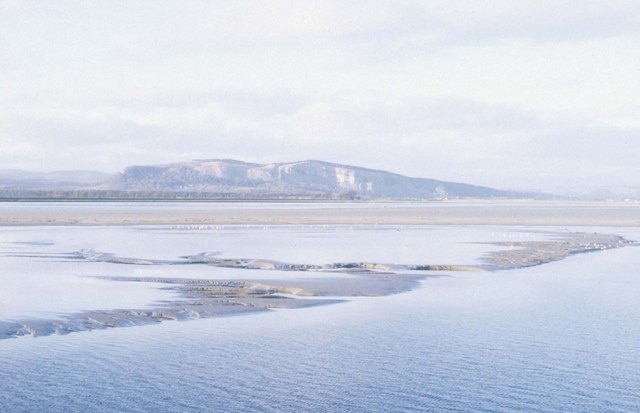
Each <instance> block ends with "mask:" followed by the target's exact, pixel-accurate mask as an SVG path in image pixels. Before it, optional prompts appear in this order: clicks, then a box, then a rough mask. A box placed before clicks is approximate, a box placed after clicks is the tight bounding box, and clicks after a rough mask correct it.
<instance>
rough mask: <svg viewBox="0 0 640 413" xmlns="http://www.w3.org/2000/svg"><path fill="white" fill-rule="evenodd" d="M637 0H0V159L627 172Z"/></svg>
mask: <svg viewBox="0 0 640 413" xmlns="http://www.w3.org/2000/svg"><path fill="white" fill-rule="evenodd" d="M639 132H640V2H638V1H637V0H630V1H624V0H608V1H588V0H581V1H580V0H576V1H561V0H552V1H545V0H535V1H513V0H504V1H501V0H496V1H479V0H470V1H455V0H445V1H384V2H383V1H373V0H366V1H361V2H346V1H335V2H333V1H299V0H298V1H265V0H263V1H237V0H234V1H158V0H153V1H134V0H123V1H62V0H61V1H19V0H16V1H12V0H8V1H6V0H0V169H8V168H22V169H29V170H60V169H92V170H101V171H110V172H111V171H113V172H115V171H118V170H120V169H122V168H123V167H125V166H127V165H132V164H152V163H167V162H176V161H184V160H190V159H199V158H236V159H241V160H246V161H255V162H261V163H266V162H278V161H293V160H301V159H321V160H326V161H332V162H340V163H349V164H356V165H361V166H367V167H373V168H381V169H386V170H392V171H395V172H399V173H402V174H406V175H410V176H420V177H430V178H438V179H445V180H455V181H464V182H470V183H475V184H483V185H490V186H495V187H501V188H523V189H524V188H526V189H543V190H550V189H556V188H562V187H569V186H581V187H586V186H590V185H593V186H601V185H612V184H615V185H634V186H640V168H639V167H638V164H639V163H640V133H639Z"/></svg>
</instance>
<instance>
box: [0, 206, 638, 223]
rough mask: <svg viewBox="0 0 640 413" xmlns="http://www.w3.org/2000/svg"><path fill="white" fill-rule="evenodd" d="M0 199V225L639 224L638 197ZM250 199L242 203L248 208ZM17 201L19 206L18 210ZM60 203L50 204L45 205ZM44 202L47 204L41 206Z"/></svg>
mask: <svg viewBox="0 0 640 413" xmlns="http://www.w3.org/2000/svg"><path fill="white" fill-rule="evenodd" d="M22 204H23V205H28V206H29V207H27V208H21V207H20V206H21V203H0V225H194V226H197V225H280V224H284V225H325V224H326V225H359V224H363V225H375V224H379V225H536V226H640V204H638V203H636V202H567V201H562V202H560V201H558V202H552V201H443V202H423V203H339V202H336V203H322V204H318V203H307V204H305V207H304V208H288V207H287V204H286V203H255V204H254V206H252V207H251V208H246V207H238V205H240V203H234V202H225V203H220V202H218V203H207V202H200V203H188V202H185V203H182V204H181V203H173V204H172V205H173V206H172V207H171V208H168V209H167V208H154V207H153V205H154V204H153V203H147V202H145V203H133V202H131V203H114V202H105V203H85V204H83V203H65V202H57V203H22ZM246 204H247V203H243V205H246ZM13 205H15V207H13ZM51 205H52V206H54V207H47V206H51ZM40 206H41V207H40Z"/></svg>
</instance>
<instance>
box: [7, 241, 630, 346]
mask: <svg viewBox="0 0 640 413" xmlns="http://www.w3.org/2000/svg"><path fill="white" fill-rule="evenodd" d="M489 244H490V245H495V246H499V247H508V249H500V250H497V251H494V252H490V253H488V254H487V255H486V256H484V257H482V261H483V264H482V265H478V266H475V267H472V266H465V265H457V264H455V263H448V264H433V263H420V264H416V263H412V264H385V263H373V262H347V263H327V264H323V265H318V264H305V263H287V262H279V261H271V260H264V259H254V258H232V259H230V258H218V257H217V254H215V253H198V254H195V255H189V256H184V257H182V258H181V259H178V260H158V259H147V258H144V257H119V256H117V255H115V254H112V253H105V252H95V251H91V250H82V251H73V252H68V253H56V254H48V255H45V254H39V255H35V254H27V255H13V256H15V257H24V258H36V259H40V260H42V259H44V260H47V259H49V260H61V259H62V260H73V261H77V262H79V263H81V262H105V263H111V264H119V265H128V266H148V265H155V266H168V265H209V266H213V267H222V268H234V269H241V270H242V269H244V270H250V271H256V270H274V269H277V270H280V271H291V272H295V273H296V274H298V275H299V277H298V278H297V279H292V280H291V279H288V280H286V281H285V280H279V279H272V280H251V279H226V280H208V279H185V278H151V277H116V276H111V277H100V278H102V279H106V280H110V281H119V282H132V283H154V284H161V285H163V287H162V288H164V289H167V290H171V291H172V292H175V293H177V294H176V296H177V298H176V299H174V300H168V301H163V302H160V303H157V305H156V306H155V307H154V308H151V309H115V310H92V311H84V312H79V313H75V314H68V315H66V316H63V317H62V318H59V319H27V320H11V321H6V320H5V321H2V320H0V339H3V338H13V337H20V336H45V335H51V334H68V333H71V332H79V331H91V330H96V329H105V328H114V327H131V326H139V325H145V324H153V323H157V322H161V321H164V320H176V321H183V320H193V319H199V318H210V317H221V316H230V315H240V314H246V313H254V312H261V311H268V310H271V309H274V308H287V309H294V308H302V307H309V306H316V305H326V304H334V303H339V302H342V301H344V300H346V299H349V297H358V296H373V297H375V296H384V295H390V294H398V293H401V292H405V291H409V290H411V289H413V288H416V287H417V286H418V284H419V281H420V280H423V279H425V278H427V277H434V276H436V277H437V276H446V275H447V273H450V272H455V271H498V270H505V269H517V268H524V267H530V266H534V265H542V264H545V263H548V262H552V261H557V260H561V259H563V258H566V257H568V256H570V255H575V254H581V253H586V252H597V251H603V250H607V249H613V248H622V247H626V246H634V245H638V243H637V242H634V241H629V240H626V239H624V238H622V237H620V236H617V235H612V234H598V233H562V234H559V233H549V239H548V240H544V241H524V242H491V243H489ZM306 272H321V273H323V274H326V276H325V277H319V278H318V277H308V278H307V277H305V276H304V274H305V273H306Z"/></svg>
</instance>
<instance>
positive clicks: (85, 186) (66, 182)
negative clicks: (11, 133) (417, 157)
mask: <svg viewBox="0 0 640 413" xmlns="http://www.w3.org/2000/svg"><path fill="white" fill-rule="evenodd" d="M0 197H2V198H16V199H21V198H61V199H65V198H69V199H73V198H80V199H93V198H96V199H389V200H410V199H413V200H433V199H455V198H537V197H541V194H536V193H525V192H514V191H502V190H498V189H493V188H488V187H483V186H475V185H469V184H463V183H456V182H446V181H438V180H435V179H427V178H411V177H406V176H403V175H398V174H395V173H391V172H386V171H381V170H375V169H367V168H360V167H357V166H351V165H341V164H335V163H329V162H323V161H314V160H310V161H300V162H290V163H273V164H256V163H247V162H241V161H236V160H232V159H211V160H195V161H191V162H181V163H172V164H167V165H149V166H130V167H128V168H126V169H125V170H124V171H122V172H120V173H118V174H115V175H109V174H103V173H99V172H91V171H62V172H49V173H34V172H26V171H17V170H4V171H3V170H0Z"/></svg>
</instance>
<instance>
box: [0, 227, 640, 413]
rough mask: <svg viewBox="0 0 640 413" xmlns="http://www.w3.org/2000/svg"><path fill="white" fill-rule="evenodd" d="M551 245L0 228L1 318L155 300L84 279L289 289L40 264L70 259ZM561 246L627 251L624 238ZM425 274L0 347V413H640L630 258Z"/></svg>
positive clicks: (543, 233) (482, 236)
mask: <svg viewBox="0 0 640 413" xmlns="http://www.w3.org/2000/svg"><path fill="white" fill-rule="evenodd" d="M564 230H566V229H563V228H544V229H540V228H534V227H516V226H510V227H500V226H410V227H371V226H360V227H359V226H315V227H312V226H307V227H303V226H274V227H248V226H233V225H232V226H224V227H217V228H212V227H208V228H199V229H194V228H183V227H169V226H121V227H100V226H97V227H74V226H64V227H60V226H58V227H3V228H0V249H1V252H2V256H0V265H1V269H0V282H1V283H2V286H3V289H2V290H1V291H0V300H1V301H2V303H3V305H2V306H1V307H0V310H1V312H0V318H2V319H15V318H20V317H26V316H28V317H50V316H55V315H58V316H61V315H64V314H65V313H70V312H74V311H78V310H82V309H102V308H128V307H130V306H137V307H136V308H138V307H140V306H145V305H152V304H153V303H154V302H156V301H158V300H164V299H167V298H170V297H168V296H167V294H169V293H168V292H165V291H163V290H162V289H160V288H159V287H158V286H156V285H154V284H152V283H151V284H144V285H139V286H136V285H132V284H131V283H118V282H114V281H106V280H102V279H101V278H96V276H104V275H111V276H132V275H135V276H139V277H145V276H150V277H154V278H157V277H162V276H166V277H190V278H216V277H219V278H222V277H226V278H229V277H230V276H234V277H240V278H242V277H248V278H256V277H263V278H265V279H268V278H270V277H272V278H278V279H283V278H285V277H301V276H302V275H301V274H296V273H292V274H291V273H287V274H284V273H282V272H277V271H274V272H270V271H261V272H254V271H251V270H237V269H224V268H211V267H207V266H205V265H202V266H167V267H165V266H135V265H134V266H129V265H122V264H112V263H105V262H76V261H68V260H64V259H56V258H55V257H56V256H57V255H59V254H63V253H66V252H70V251H75V250H79V249H92V250H96V251H102V252H109V253H116V254H118V255H121V256H128V257H136V258H176V257H179V256H181V255H183V254H193V253H199V252H213V251H215V252H216V253H218V254H220V255H221V256H223V257H239V256H243V257H258V258H264V259H267V258H268V259H278V260H283V261H287V262H318V263H324V262H339V261H358V260H368V261H376V262H390V263H394V262H395V263H404V264H422V263H439V264H475V263H478V262H479V259H480V257H481V256H482V255H483V254H484V253H486V252H487V251H490V250H495V249H496V248H497V247H496V246H492V245H487V244H479V243H478V242H486V241H499V240H505V239H507V240H522V239H524V240H536V239H542V238H544V237H547V236H548V231H556V232H561V231H564ZM571 230H572V231H574V230H576V231H577V230H580V231H592V232H593V231H598V232H607V233H618V234H620V235H623V236H626V237H627V238H629V239H635V240H637V239H640V229H634V228H626V229H622V228H595V227H594V228H571ZM438 274H439V275H440V277H432V278H427V279H425V280H423V281H422V282H421V284H420V287H419V288H417V289H414V290H412V291H410V292H406V293H401V294H396V295H391V296H384V297H354V298H350V299H349V300H348V301H347V302H344V303H339V304H333V305H327V306H320V307H312V308H303V309H295V310H276V311H270V312H263V313H256V314H248V315H242V316H232V317H222V318H210V319H202V320H194V321H186V322H170V321H169V322H163V323H159V324H154V325H147V326H139V327H131V328H116V329H109V330H99V331H91V332H80V333H73V334H69V335H63V336H60V335H52V336H46V337H37V338H32V337H23V338H17V339H5V340H0V411H3V412H43V411H47V412H212V411H214V412H215V411H223V412H224V411H249V412H250V411H255V412H263V411H267V412H270V411H272V412H282V411H291V412H300V411H336V412H338V411H339V412H343V411H349V412H372V411H373V412H375V411H380V412H390V411H407V412H409V411H478V412H496V411H497V412H501V411H503V412H511V411H541V412H557V411H575V412H586V411H589V412H591V411H629V412H632V411H637V410H638V406H640V300H639V299H638V297H640V253H639V249H638V247H627V248H622V249H615V250H608V251H603V252H597V253H588V254H580V255H576V256H572V257H569V258H567V259H565V260H562V261H558V262H553V263H549V264H545V265H541V266H536V267H530V268H525V269H519V270H508V271H498V272H469V273H465V272H456V273H454V272H451V273H447V272H441V273H438ZM305 276H306V275H305ZM310 276H318V275H316V274H310ZM4 286H7V287H6V288H5V287H4Z"/></svg>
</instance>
